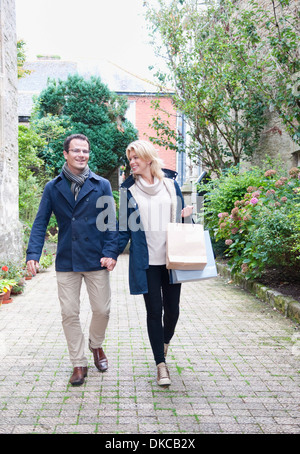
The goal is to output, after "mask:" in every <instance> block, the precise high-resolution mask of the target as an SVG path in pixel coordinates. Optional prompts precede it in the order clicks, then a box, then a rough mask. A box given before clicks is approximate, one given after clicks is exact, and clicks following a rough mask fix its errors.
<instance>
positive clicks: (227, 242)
mask: <svg viewBox="0 0 300 454" xmlns="http://www.w3.org/2000/svg"><path fill="white" fill-rule="evenodd" d="M232 243H233V241H232V240H225V244H226V246H230V245H231V244H232Z"/></svg>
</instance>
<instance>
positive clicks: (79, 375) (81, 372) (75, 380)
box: [70, 367, 87, 386]
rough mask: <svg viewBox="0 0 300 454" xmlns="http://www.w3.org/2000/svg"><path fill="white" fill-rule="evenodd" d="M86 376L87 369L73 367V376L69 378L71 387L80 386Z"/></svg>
mask: <svg viewBox="0 0 300 454" xmlns="http://www.w3.org/2000/svg"><path fill="white" fill-rule="evenodd" d="M86 376H87V367H74V369H73V375H72V377H71V378H70V383H71V385H72V386H80V385H83V383H84V378H85V377H86Z"/></svg>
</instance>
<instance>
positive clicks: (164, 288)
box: [119, 140, 192, 385]
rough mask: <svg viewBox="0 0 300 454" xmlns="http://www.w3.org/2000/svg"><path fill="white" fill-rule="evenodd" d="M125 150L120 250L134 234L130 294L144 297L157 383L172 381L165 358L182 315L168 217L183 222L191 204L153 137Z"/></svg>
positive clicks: (134, 143) (130, 268)
mask: <svg viewBox="0 0 300 454" xmlns="http://www.w3.org/2000/svg"><path fill="white" fill-rule="evenodd" d="M126 154H127V158H128V160H129V164H130V167H131V171H132V175H131V176H130V177H129V178H127V180H126V181H125V182H124V183H123V184H122V185H121V194H120V213H119V253H120V254H121V253H122V252H123V251H124V249H125V247H126V245H127V243H128V241H129V239H130V240H131V245H130V250H129V252H130V256H129V286H130V293H131V294H134V295H137V294H143V296H144V300H145V305H146V310H147V329H148V335H149V340H150V344H151V347H152V351H153V355H154V359H155V362H156V365H157V383H158V385H170V384H171V380H170V375H169V371H168V368H167V366H166V360H165V357H166V355H167V349H168V345H169V342H170V340H171V338H172V336H173V334H174V332H175V327H176V323H177V321H178V317H179V300H180V290H181V284H170V283H169V273H168V270H167V269H166V230H167V224H168V223H169V222H181V218H182V217H187V216H190V215H191V213H192V207H186V208H183V206H184V201H183V197H182V194H181V191H180V188H179V186H178V184H177V182H176V181H175V177H176V176H177V174H176V172H173V171H171V170H165V169H164V170H163V169H162V161H161V160H160V159H159V157H158V154H157V151H156V149H155V148H154V146H153V145H152V144H151V143H150V142H147V141H143V140H137V141H135V142H132V143H131V144H130V145H128V147H127V150H126ZM162 314H163V316H162ZM162 319H163V320H162Z"/></svg>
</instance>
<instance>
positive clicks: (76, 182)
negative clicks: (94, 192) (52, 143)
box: [62, 162, 90, 200]
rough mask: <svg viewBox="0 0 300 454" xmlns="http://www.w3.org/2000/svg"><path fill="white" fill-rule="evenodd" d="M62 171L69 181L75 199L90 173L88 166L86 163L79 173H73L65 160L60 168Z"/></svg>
mask: <svg viewBox="0 0 300 454" xmlns="http://www.w3.org/2000/svg"><path fill="white" fill-rule="evenodd" d="M62 172H63V174H64V176H65V177H66V178H67V179H68V180H69V181H70V182H71V191H72V193H73V194H74V197H75V200H77V197H78V194H79V191H80V189H81V187H82V186H83V183H84V182H85V180H86V179H87V178H88V176H89V174H90V169H89V166H88V165H87V166H86V167H85V169H84V171H83V172H82V173H80V174H79V175H75V174H74V173H72V172H71V171H70V169H69V167H68V164H67V163H66V162H65V163H64V165H63V168H62Z"/></svg>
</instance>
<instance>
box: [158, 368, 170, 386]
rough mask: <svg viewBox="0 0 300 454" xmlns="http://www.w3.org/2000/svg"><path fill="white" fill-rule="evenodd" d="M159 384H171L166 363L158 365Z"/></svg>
mask: <svg viewBox="0 0 300 454" xmlns="http://www.w3.org/2000/svg"><path fill="white" fill-rule="evenodd" d="M157 384H158V385H159V386H165V385H170V384H171V379H170V374H169V371H168V368H167V365H166V363H159V364H158V365H157Z"/></svg>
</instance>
